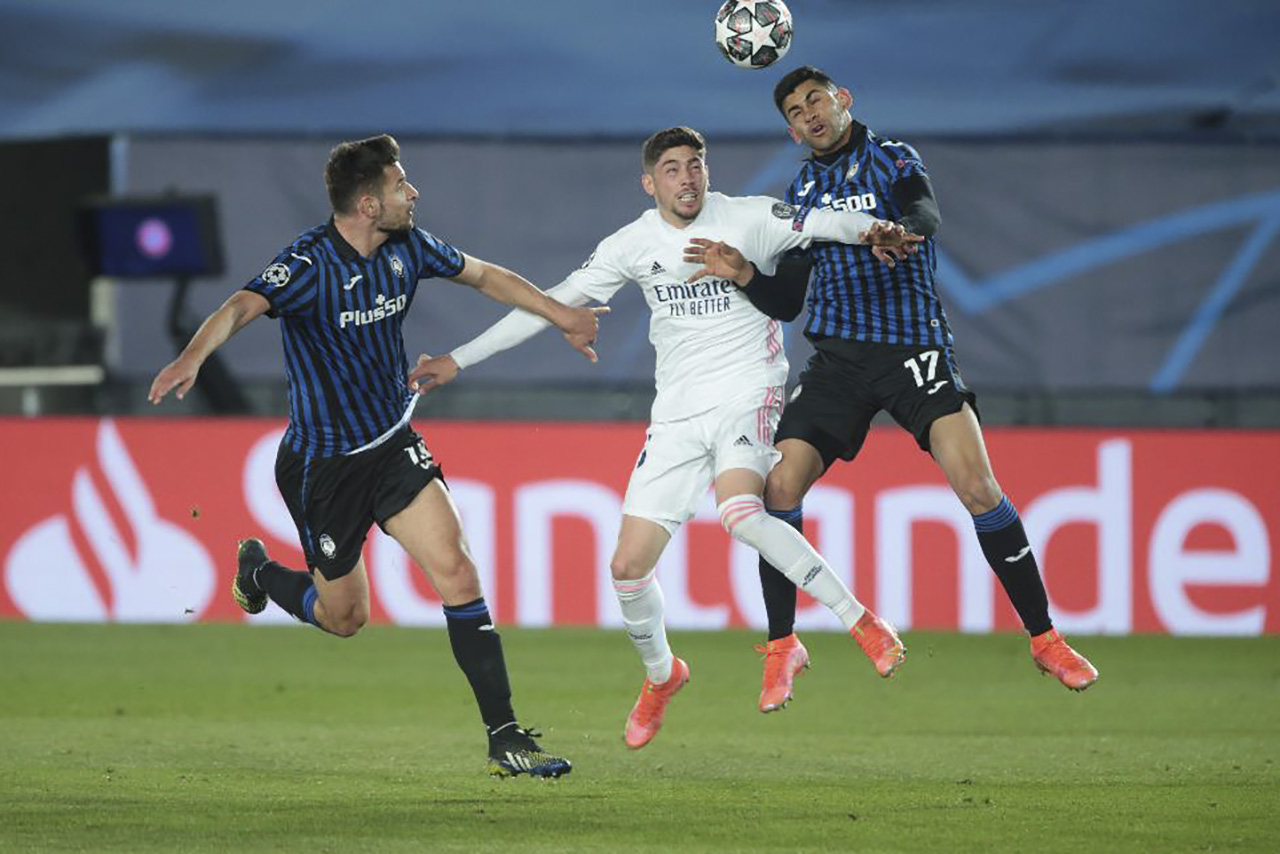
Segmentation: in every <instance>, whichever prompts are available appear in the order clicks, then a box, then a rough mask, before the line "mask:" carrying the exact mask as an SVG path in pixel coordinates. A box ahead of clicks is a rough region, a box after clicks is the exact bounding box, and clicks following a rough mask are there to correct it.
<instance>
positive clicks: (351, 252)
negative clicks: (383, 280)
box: [324, 214, 409, 263]
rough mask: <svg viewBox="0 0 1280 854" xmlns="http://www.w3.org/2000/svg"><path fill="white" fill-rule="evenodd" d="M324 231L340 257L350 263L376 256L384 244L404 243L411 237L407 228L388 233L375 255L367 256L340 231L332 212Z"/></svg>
mask: <svg viewBox="0 0 1280 854" xmlns="http://www.w3.org/2000/svg"><path fill="white" fill-rule="evenodd" d="M324 233H325V234H327V235H328V236H329V241H330V242H331V243H332V244H333V248H334V249H336V250H337V252H338V257H339V258H341V259H342V260H343V261H346V262H348V263H350V262H351V261H357V260H361V261H367V260H370V259H371V258H374V257H376V256H377V254H378V252H381V251H382V246H389V245H392V244H396V243H403V242H405V241H406V240H408V239H409V232H408V231H407V230H406V231H403V232H395V233H393V234H389V235H387V239H386V240H384V241H383V242H382V246H379V247H378V248H377V250H375V251H374V253H373V255H371V256H369V258H365V257H364V256H363V255H361V254H360V253H359V252H357V251H356V248H355V247H354V246H352V245H351V244H350V243H348V242H347V239H346V238H345V237H343V236H342V232H340V231H338V227H337V226H336V225H334V224H333V215H332V214H330V215H329V221H328V222H326V223H325V224H324Z"/></svg>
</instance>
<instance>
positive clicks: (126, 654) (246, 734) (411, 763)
mask: <svg viewBox="0 0 1280 854" xmlns="http://www.w3.org/2000/svg"><path fill="white" fill-rule="evenodd" d="M503 634H504V638H505V642H506V647H507V656H508V661H509V664H510V667H511V671H512V680H513V683H514V688H515V693H516V707H517V709H518V710H520V712H521V715H522V718H523V720H524V721H525V722H527V723H533V724H537V725H540V726H541V727H542V728H543V729H544V730H545V732H546V736H545V738H544V739H543V741H544V743H545V745H546V746H547V747H549V748H552V749H554V750H556V751H560V752H563V753H565V754H566V755H568V756H570V757H571V758H572V759H573V762H574V766H575V767H574V772H573V774H572V775H571V776H570V777H568V778H566V779H564V780H561V781H557V782H545V781H538V780H529V779H523V778H522V779H516V780H509V781H498V780H492V779H490V778H489V777H487V776H486V775H485V773H484V758H485V742H484V737H483V731H482V729H481V727H480V725H479V721H478V719H477V717H476V713H475V710H474V706H473V703H472V700H471V697H470V693H469V691H468V689H467V688H466V685H465V682H464V681H463V679H462V676H461V674H460V673H459V672H458V671H457V669H456V668H455V666H454V664H453V661H452V658H451V656H450V653H449V645H448V641H447V639H446V637H445V635H444V633H443V632H442V631H435V630H413V629H395V628H385V627H383V628H373V629H367V630H366V631H365V632H363V633H361V635H360V636H359V637H357V638H354V639H351V640H346V641H343V640H338V639H336V638H332V637H326V636H322V635H321V634H319V633H318V632H315V631H313V630H310V629H307V628H305V627H297V628H260V627H259V628H252V627H245V626H233V625H191V626H66V625H42V624H30V623H23V622H3V621H0V650H2V651H3V663H0V851H5V852H7V851H14V852H44V851H94V852H98V851H113V852H114V851H118V852H186V851H198V852H204V851H209V852H213V851H218V852H248V851H280V852H285V851H289V852H293V851H297V852H308V854H322V852H335V854H337V852H409V851H466V852H481V851H520V852H543V851H600V852H660V851H661V852H685V851H726V852H755V851H759V852H791V851H815V852H817V851H822V852H834V851H858V852H967V851H973V852H990V851H1009V852H1027V854H1046V852H1059V851H1061V852H1073V854H1074V852H1099V851H1135V852H1138V851H1141V852H1183V851H1185V852H1204V851H1267V852H1274V851H1276V850H1278V849H1280V841H1278V840H1280V773H1278V771H1277V763H1280V638H1277V637H1270V638H1264V639H1229V640H1204V639H1174V638H1163V637H1159V638H1157V637H1135V638H1082V639H1079V640H1080V643H1079V646H1080V648H1081V649H1082V650H1084V651H1085V652H1086V653H1087V654H1089V655H1090V656H1091V657H1092V659H1093V660H1094V662H1095V663H1096V664H1097V665H1098V667H1099V669H1100V670H1101V671H1102V679H1101V681H1100V682H1099V683H1098V685H1097V686H1095V687H1094V688H1093V689H1091V690H1090V691H1089V692H1088V693H1086V694H1083V695H1076V694H1072V693H1069V692H1068V691H1066V690H1065V689H1063V688H1061V687H1060V686H1058V685H1057V684H1056V683H1055V682H1053V681H1051V680H1050V679H1048V678H1043V677H1040V676H1039V675H1037V673H1036V672H1035V670H1034V669H1033V667H1032V665H1031V663H1030V661H1029V659H1028V656H1027V653H1026V648H1025V641H1023V640H1021V639H1019V638H1016V637H1013V636H1009V635H1003V636H991V637H968V636H958V635H938V634H926V633H920V632H917V633H912V634H910V635H909V636H908V637H907V638H906V640H907V643H908V646H909V649H910V657H909V660H908V662H907V664H906V666H905V667H904V669H903V670H902V672H901V673H900V674H899V675H898V676H897V677H895V678H894V679H893V680H891V681H888V682H884V681H881V680H879V679H877V678H876V677H875V675H874V672H873V671H872V670H871V667H870V665H869V664H868V663H867V662H866V661H865V659H862V658H861V656H860V654H859V653H858V652H857V651H856V649H854V648H852V646H851V644H850V643H849V641H848V640H847V638H844V637H841V636H838V635H829V634H824V635H819V634H811V635H809V636H808V637H807V638H806V640H807V642H808V644H809V648H810V651H811V653H812V654H813V657H814V662H815V664H814V668H813V670H811V671H810V672H809V673H808V674H807V675H806V676H804V678H803V679H801V680H800V681H799V683H798V692H797V700H796V701H795V702H794V703H793V704H792V706H791V707H790V708H789V709H787V710H786V711H785V712H782V713H780V714H773V715H767V716H766V715H761V714H760V713H758V712H757V711H755V699H756V693H757V690H758V685H759V674H760V669H759V668H760V664H759V660H758V656H757V655H756V654H755V653H753V652H752V648H751V645H752V643H753V641H754V638H753V637H752V636H749V635H747V634H744V633H738V632H724V633H684V634H677V635H675V636H674V637H673V640H674V645H675V648H676V649H677V651H678V652H679V653H680V654H681V655H682V656H684V657H685V658H687V660H688V661H689V663H690V666H691V668H692V670H693V681H692V682H691V683H690V685H689V686H688V687H687V688H686V689H685V691H684V693H682V694H681V695H680V697H679V699H678V700H677V701H676V702H675V703H674V704H673V706H672V709H671V712H670V714H669V715H668V718H667V725H666V728H665V729H664V731H663V732H662V733H661V734H660V735H659V736H658V738H657V740H655V741H654V742H653V744H651V745H650V746H649V747H648V748H646V749H645V750H643V751H640V752H637V753H633V752H629V751H627V750H626V749H625V748H624V747H623V745H622V739H621V732H622V722H623V718H624V716H625V714H626V712H627V710H628V709H629V708H630V706H631V703H632V701H633V700H634V692H635V691H636V689H637V688H638V687H639V682H640V678H641V673H640V670H639V667H638V664H637V662H636V661H635V657H634V653H633V652H632V650H631V646H630V644H629V643H628V642H627V640H626V638H625V636H624V635H623V634H622V633H621V632H597V631H592V630H577V629H575V630H555V631H518V630H514V629H507V630H505V631H504V633H503Z"/></svg>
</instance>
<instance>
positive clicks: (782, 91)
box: [773, 65, 839, 118]
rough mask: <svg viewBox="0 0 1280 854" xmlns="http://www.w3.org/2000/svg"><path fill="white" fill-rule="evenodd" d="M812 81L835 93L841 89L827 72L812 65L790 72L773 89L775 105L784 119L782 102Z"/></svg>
mask: <svg viewBox="0 0 1280 854" xmlns="http://www.w3.org/2000/svg"><path fill="white" fill-rule="evenodd" d="M810 80H816V81H817V82H818V83H821V84H822V85H823V86H826V87H827V88H828V89H830V90H831V91H833V92H834V91H835V90H836V89H837V88H839V87H837V86H836V83H835V81H834V80H832V79H831V78H830V77H829V76H828V75H827V72H825V71H823V70H822V69H820V68H814V67H813V66H812V65H802V66H800V67H799V68H797V69H796V70H794V71H788V72H787V73H786V75H785V76H784V77H783V78H782V79H781V80H779V81H778V85H776V86H774V87H773V105H774V106H775V107H777V108H778V112H780V113H782V117H783V118H786V117H787V114H786V113H785V112H783V110H782V102H783V101H785V100H787V96H788V95H790V94H791V93H792V92H794V91H796V90H797V89H799V88H800V84H801V83H807V82H808V81H810Z"/></svg>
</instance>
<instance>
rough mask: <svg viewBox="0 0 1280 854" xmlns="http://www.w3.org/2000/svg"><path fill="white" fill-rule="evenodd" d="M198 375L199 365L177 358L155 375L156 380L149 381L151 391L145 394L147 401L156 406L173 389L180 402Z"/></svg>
mask: <svg viewBox="0 0 1280 854" xmlns="http://www.w3.org/2000/svg"><path fill="white" fill-rule="evenodd" d="M198 373H200V366H199V365H197V364H194V363H193V362H192V360H190V359H184V358H182V357H181V356H179V357H178V358H176V359H174V360H173V361H172V362H170V363H169V364H167V365H165V366H164V369H163V370H161V371H160V373H158V374H156V378H155V379H154V380H152V381H151V391H149V392H147V400H149V401H151V402H152V403H153V404H157V403H159V402H160V401H162V400H164V396H165V395H166V394H168V393H169V392H171V391H174V390H175V389H177V391H176V392H175V395H176V397H177V398H178V400H182V399H183V398H184V397H186V396H187V392H189V391H191V386H193V385H195V382H196V374H198Z"/></svg>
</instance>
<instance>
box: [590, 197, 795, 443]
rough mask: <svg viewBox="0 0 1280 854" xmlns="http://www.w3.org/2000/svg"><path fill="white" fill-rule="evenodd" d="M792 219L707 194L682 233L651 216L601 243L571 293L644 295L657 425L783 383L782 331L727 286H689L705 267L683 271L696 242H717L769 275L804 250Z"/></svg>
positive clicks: (771, 206)
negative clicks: (634, 289) (791, 253)
mask: <svg viewBox="0 0 1280 854" xmlns="http://www.w3.org/2000/svg"><path fill="white" fill-rule="evenodd" d="M793 216H794V210H793V209H792V208H791V207H789V206H787V205H784V204H782V203H780V202H778V201H777V200H776V199H771V198H768V197H766V196H748V197H736V198H735V197H730V196H725V195H723V194H721V193H708V194H707V196H706V200H705V203H704V205H703V208H702V211H701V213H699V214H698V217H697V219H695V220H693V221H692V222H691V223H689V224H688V225H687V226H686V227H684V228H676V227H675V226H673V225H671V224H670V223H668V222H667V221H666V220H665V219H663V218H662V216H661V215H660V214H659V213H658V211H657V209H655V208H651V209H649V210H647V211H645V212H644V213H643V214H642V215H641V216H640V217H639V219H637V220H635V221H634V222H632V223H631V224H630V225H627V226H624V227H623V228H620V229H619V230H618V231H616V232H614V233H613V234H611V235H609V236H608V237H606V238H605V239H604V240H602V241H600V244H599V246H597V247H596V251H595V253H594V254H592V256H591V258H590V259H589V260H588V261H587V263H586V264H585V265H583V266H582V268H581V269H579V270H577V271H575V272H574V273H572V274H570V276H569V277H568V278H567V279H566V280H565V284H566V285H569V286H571V287H572V288H573V289H574V290H577V291H580V292H582V293H584V294H586V295H587V296H588V297H590V298H591V299H593V300H597V301H599V302H608V301H609V299H610V298H611V297H612V296H613V295H614V294H615V293H617V292H618V290H619V289H620V288H621V287H622V286H623V285H625V284H626V283H627V282H635V283H636V284H637V285H639V286H640V289H641V290H642V291H643V292H644V299H645V302H646V303H648V305H649V310H650V311H651V312H652V313H653V314H652V317H651V318H650V320H649V340H650V341H651V342H652V343H653V346H654V349H655V350H656V351H657V356H658V358H657V371H656V375H655V377H654V382H655V385H656V387H657V397H656V398H655V399H654V402H653V412H652V418H653V420H654V421H670V420H674V419H678V418H686V417H688V416H691V415H696V414H698V413H700V412H706V411H707V410H709V409H712V408H714V407H716V406H718V405H720V404H721V403H723V402H724V401H726V400H730V399H732V398H735V397H738V396H740V395H742V394H744V393H747V392H750V391H752V390H753V389H761V388H766V387H768V386H780V385H783V384H785V383H786V381H787V357H786V354H785V352H784V351H783V347H782V325H781V324H780V323H779V322H778V321H777V320H774V319H773V318H770V317H766V316H765V315H764V314H761V313H760V311H759V309H757V308H756V307H755V306H753V305H752V304H751V302H750V301H749V300H748V299H747V297H746V295H745V294H743V293H742V290H741V289H740V288H739V287H738V286H737V285H736V284H734V283H733V282H732V281H730V280H728V279H716V278H711V277H705V278H702V279H699V280H698V281H696V282H687V281H686V279H688V278H689V276H691V275H693V273H695V272H696V271H697V270H698V269H699V267H698V266H697V265H696V264H690V263H687V262H685V261H684V260H683V259H684V249H685V246H687V245H688V243H689V238H691V237H705V238H707V239H709V240H721V241H724V242H725V243H728V244H729V245H731V246H734V247H736V248H737V249H739V250H740V251H741V252H742V254H743V255H744V256H745V257H746V258H747V260H749V261H752V262H754V263H755V265H756V266H757V267H758V268H760V269H761V270H762V271H765V272H769V273H771V272H772V271H773V269H774V267H775V265H776V263H777V258H778V256H780V255H781V254H783V253H784V252H786V251H788V250H790V249H793V248H796V247H799V246H807V245H808V243H809V238H808V237H807V236H806V235H805V233H804V232H802V231H797V230H795V229H794V228H793V225H794V219H793Z"/></svg>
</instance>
